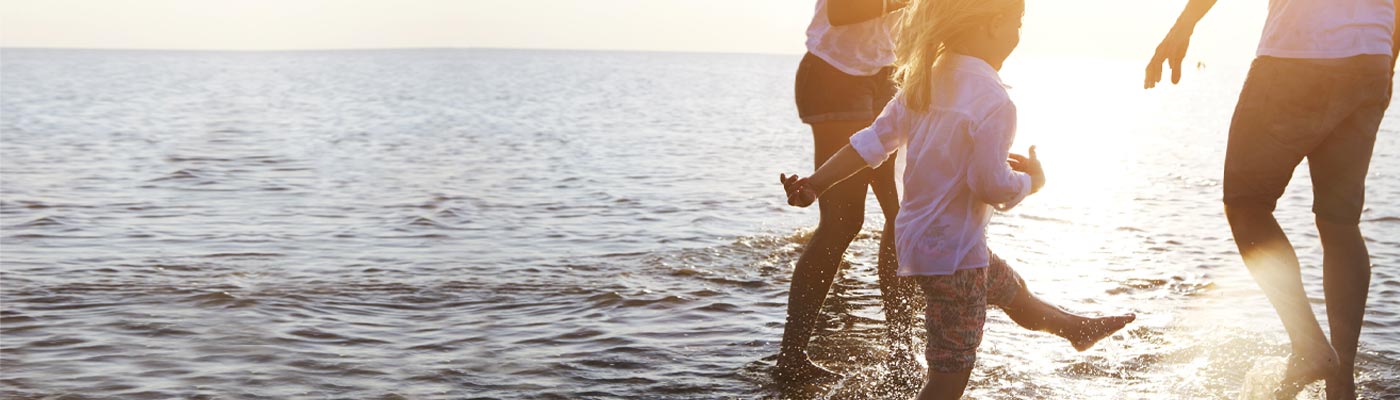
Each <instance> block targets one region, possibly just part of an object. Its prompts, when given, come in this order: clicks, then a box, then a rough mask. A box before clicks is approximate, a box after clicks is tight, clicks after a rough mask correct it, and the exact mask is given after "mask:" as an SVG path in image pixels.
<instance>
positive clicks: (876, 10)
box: [826, 0, 905, 26]
mask: <svg viewBox="0 0 1400 400" xmlns="http://www.w3.org/2000/svg"><path fill="white" fill-rule="evenodd" d="M904 2H905V0H827V2H826V20H827V22H828V23H830V24H831V25H834V26H839V25H850V24H854V23H858V22H861V21H865V20H868V19H871V18H877V17H883V16H884V15H885V14H886V13H890V12H894V11H895V10H898V9H901V8H904Z"/></svg>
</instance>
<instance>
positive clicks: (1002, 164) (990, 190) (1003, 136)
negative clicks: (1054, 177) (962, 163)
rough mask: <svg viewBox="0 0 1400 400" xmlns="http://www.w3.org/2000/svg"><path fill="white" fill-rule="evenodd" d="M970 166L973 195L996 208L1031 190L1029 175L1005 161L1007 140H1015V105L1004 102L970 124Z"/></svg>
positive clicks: (1011, 203)
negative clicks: (980, 119)
mask: <svg viewBox="0 0 1400 400" xmlns="http://www.w3.org/2000/svg"><path fill="white" fill-rule="evenodd" d="M970 134H971V135H972V165H970V166H968V169H967V175H968V176H967V182H968V186H970V187H971V189H972V193H973V195H974V196H977V199H978V200H981V201H982V202H984V203H987V204H990V205H992V207H995V208H996V209H997V210H998V211H1006V210H1010V209H1011V208H1012V207H1015V206H1016V205H1017V204H1020V203H1021V200H1025V198H1026V196H1029V195H1030V193H1031V177H1030V175H1028V174H1026V173H1023V172H1017V171H1015V170H1012V169H1011V165H1009V164H1007V162H1006V157H1007V154H1008V153H1009V152H1010V151H1011V142H1012V141H1014V140H1015V139H1016V105H1015V104H1012V103H1011V102H1009V101H1008V102H1006V103H1004V104H1002V105H1001V106H999V107H998V108H997V109H996V111H993V112H992V113H991V114H989V115H988V116H987V118H986V119H983V120H982V121H981V122H980V123H978V124H976V125H974V126H973V127H972V129H971V131H970Z"/></svg>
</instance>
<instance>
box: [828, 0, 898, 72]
mask: <svg viewBox="0 0 1400 400" xmlns="http://www.w3.org/2000/svg"><path fill="white" fill-rule="evenodd" d="M899 15H900V13H899V12H892V13H886V14H884V16H883V17H880V18H871V19H868V20H865V21H861V22H857V23H854V24H850V25H841V26H832V25H831V22H830V20H828V19H827V16H826V0H817V13H816V15H814V16H812V24H811V25H808V26H807V51H808V52H811V53H812V54H813V55H816V56H817V57H821V59H822V60H826V62H827V63H828V64H831V66H833V67H836V69H839V70H841V72H845V73H847V74H851V75H855V76H871V75H875V74H877V73H879V72H880V69H881V68H884V67H886V66H888V65H890V64H894V35H893V34H892V33H891V31H892V30H893V29H894V26H895V25H896V24H898V23H899Z"/></svg>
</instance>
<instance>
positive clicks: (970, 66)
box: [943, 53, 1011, 89]
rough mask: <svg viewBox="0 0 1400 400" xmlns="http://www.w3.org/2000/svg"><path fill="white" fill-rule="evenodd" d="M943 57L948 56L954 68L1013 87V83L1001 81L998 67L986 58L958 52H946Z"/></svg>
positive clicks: (1005, 86) (1008, 87)
mask: <svg viewBox="0 0 1400 400" xmlns="http://www.w3.org/2000/svg"><path fill="white" fill-rule="evenodd" d="M943 57H944V58H947V61H948V64H949V65H950V66H951V67H952V68H953V69H954V70H957V71H962V72H967V73H970V74H974V75H978V76H982V77H986V78H988V79H991V80H992V81H995V82H996V83H997V84H999V85H1001V86H1002V87H1004V88H1007V89H1010V88H1011V85H1007V84H1006V83H1004V82H1002V81H1001V74H998V73H997V69H996V68H992V64H988V63H987V61H985V60H982V59H980V58H977V57H973V56H968V55H962V54H958V53H947V54H944V55H943Z"/></svg>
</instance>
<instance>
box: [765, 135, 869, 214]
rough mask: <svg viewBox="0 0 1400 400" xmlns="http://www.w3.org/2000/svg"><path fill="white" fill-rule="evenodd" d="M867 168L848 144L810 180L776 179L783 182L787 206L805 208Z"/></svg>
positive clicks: (829, 159) (813, 174)
mask: <svg viewBox="0 0 1400 400" xmlns="http://www.w3.org/2000/svg"><path fill="white" fill-rule="evenodd" d="M867 167H868V166H867V165H866V164H865V159H864V158H861V156H860V153H857V152H856V149H855V148H853V147H851V145H849V144H848V145H846V147H842V148H841V150H839V151H837V152H836V155H833V156H831V158H828V159H826V162H825V163H822V166H821V168H817V172H813V173H812V177H810V178H798V177H797V175H793V176H787V175H779V176H778V177H779V178H780V179H782V181H783V189H784V190H787V195H788V204H791V205H794V206H798V207H806V206H809V205H812V203H814V202H816V201H817V198H818V197H821V195H822V193H826V191H827V189H831V187H832V186H836V184H837V183H841V181H844V180H846V178H850V177H851V175H855V174H856V173H857V172H860V171H861V170H863V169H865V168H867Z"/></svg>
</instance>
